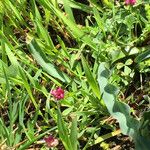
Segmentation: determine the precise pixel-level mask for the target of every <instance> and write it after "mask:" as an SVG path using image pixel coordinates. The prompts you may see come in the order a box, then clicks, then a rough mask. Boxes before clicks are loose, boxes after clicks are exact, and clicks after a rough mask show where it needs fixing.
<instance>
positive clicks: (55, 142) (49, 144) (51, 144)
mask: <svg viewBox="0 0 150 150" xmlns="http://www.w3.org/2000/svg"><path fill="white" fill-rule="evenodd" d="M44 141H45V142H46V145H47V147H49V148H50V147H56V146H57V145H58V144H59V142H58V140H57V139H55V138H54V137H53V136H52V135H50V136H49V137H46V138H44Z"/></svg>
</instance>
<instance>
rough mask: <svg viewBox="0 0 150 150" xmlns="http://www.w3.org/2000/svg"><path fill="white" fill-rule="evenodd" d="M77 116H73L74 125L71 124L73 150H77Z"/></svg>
mask: <svg viewBox="0 0 150 150" xmlns="http://www.w3.org/2000/svg"><path fill="white" fill-rule="evenodd" d="M77 136H78V134H77V116H73V117H72V126H71V132H70V141H71V145H72V147H73V150H77V143H78V141H77Z"/></svg>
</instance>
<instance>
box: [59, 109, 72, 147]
mask: <svg viewBox="0 0 150 150" xmlns="http://www.w3.org/2000/svg"><path fill="white" fill-rule="evenodd" d="M57 125H58V133H59V136H60V138H61V141H62V143H63V145H64V147H65V149H66V150H74V149H73V147H72V144H71V140H70V138H69V132H68V129H67V127H66V125H65V122H64V120H63V118H62V116H61V112H60V109H58V115H57Z"/></svg>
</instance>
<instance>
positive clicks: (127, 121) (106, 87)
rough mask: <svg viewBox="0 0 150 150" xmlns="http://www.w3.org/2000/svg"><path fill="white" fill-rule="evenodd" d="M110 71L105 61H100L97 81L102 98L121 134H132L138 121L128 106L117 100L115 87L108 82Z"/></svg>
mask: <svg viewBox="0 0 150 150" xmlns="http://www.w3.org/2000/svg"><path fill="white" fill-rule="evenodd" d="M109 76H110V71H109V69H108V68H107V67H106V63H101V64H100V66H99V71H98V82H99V86H100V90H101V92H102V98H103V100H104V102H105V104H106V107H107V109H108V111H109V113H110V114H111V115H112V116H113V117H114V118H116V119H117V120H118V122H119V125H120V128H121V131H122V133H123V134H126V135H130V136H132V137H133V136H134V134H135V132H136V130H137V128H138V124H139V122H138V121H137V120H136V119H134V118H133V117H132V116H131V115H130V107H129V106H128V105H127V104H125V103H123V102H120V101H118V100H117V93H118V90H117V88H116V87H115V86H114V85H112V84H110V83H109Z"/></svg>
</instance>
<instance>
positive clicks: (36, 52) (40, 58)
mask: <svg viewBox="0 0 150 150" xmlns="http://www.w3.org/2000/svg"><path fill="white" fill-rule="evenodd" d="M29 49H30V51H31V54H32V55H33V57H34V59H35V60H36V61H37V62H38V64H39V65H40V66H42V68H43V69H44V70H45V71H46V72H47V73H49V74H50V75H51V76H53V77H55V78H58V79H59V80H61V81H63V82H69V78H68V77H67V75H66V74H64V73H62V72H61V71H60V70H58V68H57V67H56V66H54V65H53V64H52V63H50V61H49V60H48V59H47V57H46V55H45V54H44V52H43V51H42V49H41V48H40V46H39V45H38V43H37V42H36V40H35V39H33V40H32V41H31V42H30V43H29Z"/></svg>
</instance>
